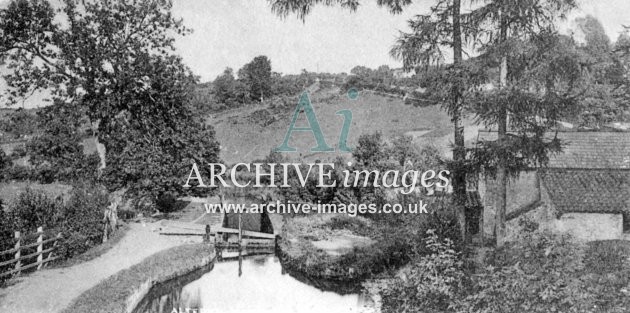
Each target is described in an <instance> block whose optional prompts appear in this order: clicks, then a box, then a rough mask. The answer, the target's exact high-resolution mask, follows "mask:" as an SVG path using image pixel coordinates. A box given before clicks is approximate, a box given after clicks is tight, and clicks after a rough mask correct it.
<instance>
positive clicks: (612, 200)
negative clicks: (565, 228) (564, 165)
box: [541, 169, 630, 214]
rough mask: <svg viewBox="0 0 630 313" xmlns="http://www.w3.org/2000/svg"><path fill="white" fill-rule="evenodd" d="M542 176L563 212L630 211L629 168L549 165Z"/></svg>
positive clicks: (551, 196) (550, 194)
mask: <svg viewBox="0 0 630 313" xmlns="http://www.w3.org/2000/svg"><path fill="white" fill-rule="evenodd" d="M541 178H542V180H543V183H544V185H545V187H546V189H547V190H548V192H549V196H550V198H551V202H552V203H553V204H554V206H555V207H556V208H557V209H558V210H559V212H560V213H569V212H580V213H622V212H623V213H626V214H627V213H628V212H630V211H629V209H630V170H605V169H602V170H600V169H594V170H581V169H546V170H543V171H541Z"/></svg>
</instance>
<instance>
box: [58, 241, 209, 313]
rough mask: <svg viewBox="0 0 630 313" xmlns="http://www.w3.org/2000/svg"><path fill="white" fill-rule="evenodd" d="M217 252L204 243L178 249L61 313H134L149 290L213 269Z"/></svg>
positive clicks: (91, 291)
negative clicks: (179, 278)
mask: <svg viewBox="0 0 630 313" xmlns="http://www.w3.org/2000/svg"><path fill="white" fill-rule="evenodd" d="M215 256H216V251H215V250H214V246H213V245H210V244H207V243H196V244H187V245H182V246H177V247H174V248H171V249H168V250H164V251H161V252H158V253H156V254H154V255H152V256H150V257H148V258H146V259H145V260H143V261H142V262H140V263H139V264H136V265H134V266H132V267H130V268H128V269H124V270H122V271H120V272H118V273H117V274H115V275H113V276H111V277H109V278H107V279H105V280H103V281H101V282H100V283H98V284H97V285H96V286H94V287H92V288H91V289H89V290H87V291H86V292H84V293H83V294H81V295H80V296H79V297H78V298H76V299H75V300H74V301H73V302H72V304H70V305H69V306H68V307H67V308H65V309H64V310H63V312H64V313H74V312H92V313H101V312H102V313H110V312H129V313H130V312H133V310H134V309H135V308H136V307H137V306H138V304H139V303H141V301H142V300H143V299H144V298H145V296H147V294H149V292H150V291H151V289H152V288H153V287H154V286H156V285H158V284H161V283H165V282H168V281H169V280H172V279H176V278H178V277H183V276H186V275H188V274H190V273H192V272H196V271H198V272H207V271H209V270H211V269H212V266H213V263H214V260H215Z"/></svg>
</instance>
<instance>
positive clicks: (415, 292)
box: [382, 230, 464, 312]
mask: <svg viewBox="0 0 630 313" xmlns="http://www.w3.org/2000/svg"><path fill="white" fill-rule="evenodd" d="M425 245H426V247H427V250H428V251H429V252H428V253H427V254H426V255H422V256H416V257H414V258H413V259H412V261H411V263H410V264H409V265H408V266H406V267H404V268H403V269H402V270H401V271H400V273H399V275H398V277H397V278H395V279H393V280H391V281H390V282H389V283H388V284H387V285H386V286H385V288H384V289H383V290H382V296H383V312H444V311H447V310H449V309H451V306H452V304H453V303H455V302H456V301H457V300H458V299H457V298H458V296H459V292H460V289H461V288H462V286H463V280H464V271H463V262H462V260H461V254H460V253H459V252H457V250H456V249H455V246H454V244H453V242H452V241H451V240H449V239H443V240H442V239H440V238H439V237H438V236H437V234H436V233H435V231H433V230H428V231H427V236H426V238H425Z"/></svg>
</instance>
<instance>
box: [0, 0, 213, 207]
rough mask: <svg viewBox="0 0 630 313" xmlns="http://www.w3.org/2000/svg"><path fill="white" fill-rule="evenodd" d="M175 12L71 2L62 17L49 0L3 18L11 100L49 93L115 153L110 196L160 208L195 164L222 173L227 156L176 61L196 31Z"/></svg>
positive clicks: (16, 5)
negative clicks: (132, 196)
mask: <svg viewBox="0 0 630 313" xmlns="http://www.w3.org/2000/svg"><path fill="white" fill-rule="evenodd" d="M171 7H172V3H171V2H170V1H161V0H140V1H135V0H133V1H131V0H129V1H114V2H112V1H109V0H95V1H85V2H83V1H80V2H76V1H74V0H64V1H63V2H62V5H61V7H60V9H59V10H58V11H59V12H56V10H54V9H53V8H52V6H51V5H50V4H49V3H48V2H47V1H46V0H13V1H11V2H10V3H9V5H8V7H7V9H3V10H1V11H0V32H1V33H2V36H1V37H2V40H0V52H1V53H0V58H1V60H2V61H5V62H6V64H7V66H8V67H9V69H11V70H12V71H10V72H9V73H8V74H7V75H5V76H4V78H5V80H6V81H7V84H8V85H9V87H10V89H11V96H12V97H11V99H10V100H13V101H15V100H16V99H18V98H20V97H23V96H24V95H26V94H28V93H29V92H32V91H34V90H35V89H49V90H50V91H51V92H52V95H53V98H54V99H55V100H56V101H60V102H63V103H66V104H67V106H68V110H70V111H73V112H74V113H76V114H80V115H82V116H86V117H87V121H88V122H89V123H91V125H92V126H94V127H95V134H96V136H97V138H98V140H99V141H100V142H101V143H103V144H104V145H105V148H106V151H107V154H106V159H107V162H106V163H107V166H108V167H107V170H106V171H105V172H104V173H103V174H104V177H103V180H104V182H106V184H107V186H108V188H110V189H118V188H122V187H130V189H131V190H132V192H135V193H142V194H150V195H153V196H154V199H155V196H157V195H159V194H161V193H163V192H165V191H167V190H173V189H178V186H181V181H177V182H176V178H175V175H177V178H178V179H179V180H181V175H182V173H185V172H187V170H186V168H187V167H189V166H190V165H191V164H192V162H193V161H196V162H197V163H198V164H205V163H212V162H214V161H217V152H218V143H216V141H215V140H214V132H213V131H212V129H211V127H209V126H205V125H203V124H202V123H201V122H200V121H198V120H196V119H195V118H194V117H193V115H192V113H191V111H190V109H189V107H188V106H189V105H190V98H191V94H192V88H193V87H194V84H195V83H196V77H194V75H192V73H191V71H190V69H189V68H187V67H186V66H185V65H184V64H183V61H182V59H181V58H180V57H178V56H177V55H175V54H174V51H175V46H174V42H175V38H174V37H173V36H174V35H185V34H187V33H188V32H189V30H188V29H187V28H186V27H184V25H183V23H182V21H181V20H178V19H176V18H174V17H173V15H172V13H171ZM33 20H37V23H32V21H33ZM121 30H122V31H121ZM78 120H79V119H77V121H78ZM43 146H45V145H43ZM68 148H70V147H68ZM72 149H73V148H72ZM59 152H64V151H59ZM68 156H69V155H66V156H65V157H68ZM110 165H111V166H110ZM154 178H155V179H154ZM152 180H153V182H152Z"/></svg>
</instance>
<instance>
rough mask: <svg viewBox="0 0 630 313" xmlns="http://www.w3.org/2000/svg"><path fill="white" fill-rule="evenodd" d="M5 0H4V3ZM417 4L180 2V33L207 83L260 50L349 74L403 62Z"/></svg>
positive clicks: (619, 15) (611, 7)
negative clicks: (306, 11) (274, 7)
mask: <svg viewBox="0 0 630 313" xmlns="http://www.w3.org/2000/svg"><path fill="white" fill-rule="evenodd" d="M4 2H5V3H4V5H2V4H1V3H2V0H0V7H4V6H6V2H7V1H4ZM415 2H419V4H414V5H412V6H411V7H409V8H408V9H406V10H405V13H404V14H401V15H391V14H390V13H389V12H388V11H387V10H386V9H384V8H379V7H378V6H377V5H376V4H375V3H376V1H374V0H365V1H363V2H362V6H361V7H359V9H358V10H357V12H354V13H352V12H349V11H347V10H342V9H340V8H338V7H335V8H328V7H323V6H316V7H315V9H314V10H313V12H312V13H311V14H310V15H309V16H308V17H307V18H306V21H305V22H304V23H303V22H302V21H300V20H298V19H297V18H296V17H295V16H289V17H287V18H286V19H284V20H283V19H281V18H279V17H277V16H275V15H274V14H272V13H271V10H270V8H269V5H268V2H267V0H212V1H208V0H174V8H173V10H174V14H175V15H176V16H179V17H182V18H183V19H184V23H185V24H186V25H187V26H188V27H190V28H192V29H193V30H194V32H193V33H192V34H191V35H188V36H186V37H181V38H178V39H177V47H178V50H179V53H180V54H181V55H182V56H183V57H184V60H185V62H186V63H187V64H188V65H189V66H190V67H191V68H192V70H193V71H194V73H196V74H197V75H199V76H201V79H202V81H208V80H212V79H214V78H215V77H216V76H217V75H218V74H220V73H221V72H222V71H223V70H224V69H225V67H228V66H229V67H232V68H234V69H235V70H238V69H239V68H240V67H241V66H243V64H245V63H247V62H249V61H250V60H251V59H253V58H254V57H255V56H258V55H266V56H268V57H269V58H270V60H271V62H272V67H273V70H274V71H277V72H281V73H285V74H286V73H299V72H300V70H301V69H307V70H309V71H319V72H348V71H350V69H351V68H353V67H354V66H356V65H365V66H368V67H377V66H379V65H382V64H387V65H390V66H392V67H399V66H400V64H399V62H397V61H395V60H393V59H392V58H391V57H390V56H389V49H390V47H391V46H392V44H393V42H394V39H395V38H396V35H397V34H398V31H399V30H406V29H407V25H406V21H407V20H408V19H409V18H410V17H412V16H413V15H415V14H418V13H424V12H426V10H427V8H428V4H430V3H432V2H433V1H428V0H426V1H415ZM585 14H591V15H593V16H595V17H597V18H598V19H599V20H600V21H601V22H602V24H603V25H604V27H605V28H606V31H607V33H608V36H609V37H610V38H611V40H615V39H616V38H617V36H618V35H619V33H620V32H621V31H622V29H623V28H622V24H626V25H630V1H629V0H605V1H604V0H582V1H581V7H580V9H579V10H577V11H576V12H574V13H573V14H572V16H571V17H570V20H572V19H573V18H575V17H577V16H580V15H585ZM568 25H570V22H567V23H566V25H564V28H567V26H568ZM1 85H2V84H0V88H2V86H1ZM29 102H30V101H29Z"/></svg>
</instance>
